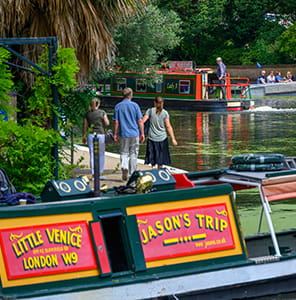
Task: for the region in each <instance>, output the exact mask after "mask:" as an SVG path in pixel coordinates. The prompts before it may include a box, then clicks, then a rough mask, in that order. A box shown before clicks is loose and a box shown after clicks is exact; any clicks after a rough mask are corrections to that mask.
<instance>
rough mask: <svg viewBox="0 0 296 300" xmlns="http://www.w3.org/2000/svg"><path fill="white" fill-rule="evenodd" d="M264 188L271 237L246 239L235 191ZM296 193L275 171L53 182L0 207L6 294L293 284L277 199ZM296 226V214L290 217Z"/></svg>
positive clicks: (289, 171)
mask: <svg viewBox="0 0 296 300" xmlns="http://www.w3.org/2000/svg"><path fill="white" fill-rule="evenodd" d="M242 188H257V189H258V191H259V194H260V197H261V198H260V199H261V204H262V210H263V212H264V213H265V217H266V220H267V223H268V226H269V231H270V232H269V233H268V234H260V233H259V234H257V235H254V236H250V237H245V236H244V234H243V232H242V229H241V226H240V219H239V215H238V211H237V207H236V199H235V190H238V189H242ZM295 197H296V169H295V160H293V161H290V162H288V163H287V167H286V168H285V169H282V170H276V171H272V170H271V171H262V170H261V171H258V170H257V171H237V170H233V169H231V168H225V169H217V170H209V171H202V172H193V173H180V174H171V173H170V172H169V171H168V169H166V168H163V169H160V170H147V171H136V172H135V173H134V174H133V176H132V177H131V178H130V180H129V182H128V184H127V185H126V186H119V187H114V188H110V189H107V190H104V191H100V194H98V193H96V192H95V191H92V190H91V189H90V187H89V186H88V184H87V183H86V182H85V181H84V179H83V178H80V177H78V178H73V179H69V180H50V181H49V182H48V183H47V184H46V185H45V187H44V189H43V191H42V193H41V200H40V201H38V203H35V204H27V205H17V206H13V207H12V206H1V207H0V246H1V247H0V249H1V252H0V276H1V287H0V297H1V299H18V298H21V299H24V298H29V299H36V300H37V299H38V300H39V299H40V300H43V299H44V300H45V299H46V300H55V299H56V300H68V299H71V300H75V299H77V300H78V299H125V300H128V299H133V300H135V299H152V298H153V299H156V298H157V299H169V297H170V296H172V297H173V298H174V299H233V298H235V299H240V298H244V299H245V298H248V297H255V296H262V295H270V294H275V293H280V292H290V291H295V290H296V284H295V283H296V271H295V270H296V228H295V227H294V228H290V229H288V230H286V231H284V232H279V233H278V232H276V230H275V226H274V224H273V221H272V216H271V215H272V214H271V208H270V207H271V203H272V202H273V201H276V200H278V201H280V200H281V199H290V198H295ZM293 222H294V225H295V220H291V223H292V224H293Z"/></svg>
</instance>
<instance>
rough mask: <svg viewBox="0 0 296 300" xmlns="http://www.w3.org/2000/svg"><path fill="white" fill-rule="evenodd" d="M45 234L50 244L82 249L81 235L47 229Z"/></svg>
mask: <svg viewBox="0 0 296 300" xmlns="http://www.w3.org/2000/svg"><path fill="white" fill-rule="evenodd" d="M45 232H46V235H47V238H48V241H49V242H50V243H54V244H62V245H66V246H72V247H76V248H81V242H82V236H81V234H77V233H71V232H69V231H66V230H61V229H52V230H49V229H46V230H45Z"/></svg>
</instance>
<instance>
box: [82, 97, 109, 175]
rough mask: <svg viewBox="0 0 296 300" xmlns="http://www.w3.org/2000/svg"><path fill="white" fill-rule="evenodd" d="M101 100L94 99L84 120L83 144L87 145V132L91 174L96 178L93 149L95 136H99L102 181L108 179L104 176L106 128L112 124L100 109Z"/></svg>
mask: <svg viewBox="0 0 296 300" xmlns="http://www.w3.org/2000/svg"><path fill="white" fill-rule="evenodd" d="M99 107H100V100H99V99H98V98H92V99H91V103H90V106H89V110H88V112H87V113H86V114H85V116H84V119H83V138H82V142H83V143H84V144H85V143H86V134H87V132H89V133H88V135H87V144H88V147H89V154H90V166H91V172H92V175H93V176H94V157H93V153H94V148H93V139H94V136H95V135H94V134H95V133H96V134H97V137H98V138H99V146H100V156H99V157H100V179H106V177H105V176H103V175H102V173H103V172H104V167H105V130H104V126H109V125H110V122H109V119H108V116H107V114H106V113H105V111H103V110H101V109H99Z"/></svg>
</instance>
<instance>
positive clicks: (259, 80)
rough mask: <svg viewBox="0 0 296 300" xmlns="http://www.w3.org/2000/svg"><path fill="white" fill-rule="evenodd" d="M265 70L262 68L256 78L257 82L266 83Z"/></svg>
mask: <svg viewBox="0 0 296 300" xmlns="http://www.w3.org/2000/svg"><path fill="white" fill-rule="evenodd" d="M265 76H266V71H265V70H262V71H261V74H260V75H259V76H258V78H257V84H266V77H265Z"/></svg>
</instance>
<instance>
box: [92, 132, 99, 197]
mask: <svg viewBox="0 0 296 300" xmlns="http://www.w3.org/2000/svg"><path fill="white" fill-rule="evenodd" d="M94 135H95V136H94V138H93V147H94V153H93V161H94V196H100V144H99V138H98V136H97V134H96V133H94Z"/></svg>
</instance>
